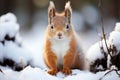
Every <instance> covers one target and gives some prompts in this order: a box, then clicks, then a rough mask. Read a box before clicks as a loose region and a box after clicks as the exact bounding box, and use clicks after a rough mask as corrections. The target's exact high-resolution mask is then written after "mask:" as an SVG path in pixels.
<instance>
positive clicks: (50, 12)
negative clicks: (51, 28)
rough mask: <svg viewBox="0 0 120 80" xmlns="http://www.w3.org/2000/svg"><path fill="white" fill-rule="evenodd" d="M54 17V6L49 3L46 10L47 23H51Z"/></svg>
mask: <svg viewBox="0 0 120 80" xmlns="http://www.w3.org/2000/svg"><path fill="white" fill-rule="evenodd" d="M54 16H55V5H54V3H53V2H52V1H50V4H49V8H48V22H49V23H51V20H52V18H53V17H54Z"/></svg>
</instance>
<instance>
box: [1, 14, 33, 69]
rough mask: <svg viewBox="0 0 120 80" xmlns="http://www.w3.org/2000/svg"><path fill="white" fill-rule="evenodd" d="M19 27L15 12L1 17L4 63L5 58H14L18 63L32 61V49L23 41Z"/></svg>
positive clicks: (26, 63) (25, 63) (24, 63)
mask: <svg viewBox="0 0 120 80" xmlns="http://www.w3.org/2000/svg"><path fill="white" fill-rule="evenodd" d="M19 27H20V26H19V24H18V23H17V18H16V16H15V15H14V14H12V13H7V14H5V15H3V16H1V17H0V62H2V63H3V64H4V59H8V60H12V61H14V62H15V63H14V64H17V65H19V64H20V65H21V64H22V65H24V66H26V65H28V64H30V63H32V58H33V55H32V51H31V50H30V49H29V48H28V47H27V46H26V45H25V44H24V42H23V41H22V38H21V37H20V35H19ZM22 65H21V66H22ZM14 66H15V65H14ZM14 66H12V67H14Z"/></svg>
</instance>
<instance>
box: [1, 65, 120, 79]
mask: <svg viewBox="0 0 120 80" xmlns="http://www.w3.org/2000/svg"><path fill="white" fill-rule="evenodd" d="M72 72H73V73H76V74H72V75H68V76H65V75H64V74H62V73H61V72H59V73H58V74H57V76H52V75H49V74H47V72H45V71H43V70H41V69H40V68H32V67H30V66H28V67H26V68H25V69H24V70H22V71H21V72H16V71H13V70H10V69H6V70H4V74H3V73H0V79H1V80H80V79H82V80H99V79H100V78H101V77H103V76H104V74H105V73H106V72H108V71H104V72H98V73H96V74H93V73H91V72H88V71H80V70H72ZM61 74H62V75H61ZM13 75H15V76H13ZM62 76H64V77H62ZM119 79H120V78H119V77H118V75H117V74H116V73H115V72H114V71H113V72H111V73H110V74H107V75H106V76H105V77H103V79H102V80H119Z"/></svg>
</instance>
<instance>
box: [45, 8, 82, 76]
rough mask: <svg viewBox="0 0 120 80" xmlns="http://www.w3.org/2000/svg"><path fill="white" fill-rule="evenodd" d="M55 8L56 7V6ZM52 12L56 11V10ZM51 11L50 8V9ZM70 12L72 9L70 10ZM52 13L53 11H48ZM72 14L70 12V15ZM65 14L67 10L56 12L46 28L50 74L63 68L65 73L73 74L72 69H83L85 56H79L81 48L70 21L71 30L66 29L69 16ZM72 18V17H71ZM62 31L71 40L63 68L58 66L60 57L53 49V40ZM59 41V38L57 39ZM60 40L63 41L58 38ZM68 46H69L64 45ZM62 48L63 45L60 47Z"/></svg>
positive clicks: (46, 49) (46, 60)
mask: <svg viewBox="0 0 120 80" xmlns="http://www.w3.org/2000/svg"><path fill="white" fill-rule="evenodd" d="M54 10H55V8H54ZM54 10H53V11H52V12H55V11H54ZM49 11H50V10H49ZM69 12H70V11H69ZM48 14H49V15H51V14H52V13H51V12H50V13H48ZM67 14H69V13H67ZM70 15H71V14H69V16H70ZM69 16H67V17H69ZM67 17H66V16H65V12H63V13H61V14H60V13H56V14H55V15H54V16H52V17H51V16H50V19H52V20H50V19H49V20H50V22H51V23H49V24H48V27H47V29H46V37H45V46H44V60H45V63H46V65H47V66H48V67H49V68H50V70H49V71H48V73H49V74H51V75H55V74H56V73H57V72H58V70H61V69H62V70H61V71H62V72H63V73H65V74H71V72H72V71H71V69H73V68H77V69H83V65H84V62H83V60H82V59H83V58H80V57H79V56H80V55H82V54H81V52H80V50H78V43H77V39H76V36H75V31H74V29H73V27H72V25H71V23H69V27H70V28H69V30H66V23H67V24H68V20H67V19H68V18H67ZM69 19H70V18H69ZM51 25H52V26H53V29H51ZM59 33H61V35H62V36H63V40H64V38H65V39H67V40H69V39H70V42H69V44H68V46H69V47H68V50H67V51H66V52H65V55H64V57H63V58H62V60H63V65H62V67H61V68H58V65H57V64H58V58H59V56H57V55H56V53H55V51H53V50H54V49H52V46H53V42H54V41H53V42H52V40H54V39H56V38H58V34H59ZM56 41H57V39H56ZM58 42H62V40H61V41H59V40H58ZM64 47H67V46H64ZM59 48H61V47H59Z"/></svg>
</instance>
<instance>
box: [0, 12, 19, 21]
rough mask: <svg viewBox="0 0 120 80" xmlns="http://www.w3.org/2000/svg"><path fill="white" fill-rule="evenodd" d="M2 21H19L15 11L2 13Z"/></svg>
mask: <svg viewBox="0 0 120 80" xmlns="http://www.w3.org/2000/svg"><path fill="white" fill-rule="evenodd" d="M0 22H1V23H3V22H13V23H16V22H17V18H16V16H15V15H14V14H13V13H7V14H5V15H2V16H1V17H0Z"/></svg>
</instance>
